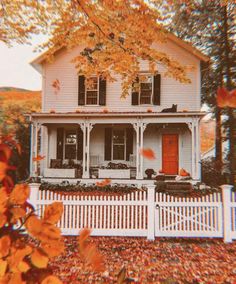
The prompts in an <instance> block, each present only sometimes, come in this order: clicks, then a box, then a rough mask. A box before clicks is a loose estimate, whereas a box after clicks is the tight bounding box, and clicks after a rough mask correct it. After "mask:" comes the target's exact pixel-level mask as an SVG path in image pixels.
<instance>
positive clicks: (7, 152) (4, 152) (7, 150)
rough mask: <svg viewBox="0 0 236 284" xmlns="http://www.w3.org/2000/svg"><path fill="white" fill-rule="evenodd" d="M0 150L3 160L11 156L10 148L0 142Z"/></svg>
mask: <svg viewBox="0 0 236 284" xmlns="http://www.w3.org/2000/svg"><path fill="white" fill-rule="evenodd" d="M1 152H2V154H1V155H4V156H5V157H4V158H5V161H8V160H9V159H10V157H11V153H12V149H11V148H10V147H9V146H8V145H6V144H0V153H1ZM1 160H3V157H1Z"/></svg>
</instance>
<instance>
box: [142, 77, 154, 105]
mask: <svg viewBox="0 0 236 284" xmlns="http://www.w3.org/2000/svg"><path fill="white" fill-rule="evenodd" d="M139 94H140V95H139V96H140V98H139V99H140V104H141V105H142V104H151V102H152V76H150V75H146V76H143V78H141V79H140V91H139Z"/></svg>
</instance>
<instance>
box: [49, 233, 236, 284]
mask: <svg viewBox="0 0 236 284" xmlns="http://www.w3.org/2000/svg"><path fill="white" fill-rule="evenodd" d="M90 241H91V242H92V243H94V244H96V245H97V247H98V249H99V251H100V252H101V253H102V255H103V256H104V259H105V272H102V273H95V272H92V271H91V269H90V268H89V267H88V266H86V265H85V264H84V262H83V261H82V260H81V258H80V255H79V250H78V240H77V238H76V237H66V238H65V244H66V251H65V253H64V254H63V255H62V256H60V257H58V258H57V259H55V261H54V262H53V263H52V268H53V270H54V274H55V275H58V276H59V277H60V278H61V280H62V281H63V283H117V274H118V272H119V271H120V270H121V268H122V267H123V266H125V267H126V268H127V277H129V278H131V279H133V281H132V282H129V283H166V284H167V283H168V284H174V283H192V284H193V283H194V284H196V283H208V284H210V283H236V242H233V243H231V244H224V243H223V241H222V240H221V239H220V240H216V239H183V238H181V239H176V238H172V239H170V238H159V239H156V240H155V241H154V242H152V241H148V240H146V239H145V238H128V237H127V238H121V237H91V238H90ZM126 283H128V282H126Z"/></svg>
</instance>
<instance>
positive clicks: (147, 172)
mask: <svg viewBox="0 0 236 284" xmlns="http://www.w3.org/2000/svg"><path fill="white" fill-rule="evenodd" d="M145 174H146V175H147V178H148V179H152V175H155V174H156V173H155V171H154V170H153V169H146V170H145Z"/></svg>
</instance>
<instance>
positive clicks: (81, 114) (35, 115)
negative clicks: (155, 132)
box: [26, 111, 207, 118]
mask: <svg viewBox="0 0 236 284" xmlns="http://www.w3.org/2000/svg"><path fill="white" fill-rule="evenodd" d="M206 114H207V112H202V111H190V112H185V111H184V112H168V113H167V112H166V113H165V112H115V111H111V112H103V111H101V112H87V111H81V112H79V113H77V112H66V113H62V112H55V113H51V112H50V113H49V112H38V113H36V112H35V113H28V114H26V116H28V117H30V118H41V117H42V118H56V117H58V118H68V117H70V118H76V117H80V118H81V117H82V118H83V117H86V118H87V117H99V118H105V117H120V118H123V117H203V116H205V115H206Z"/></svg>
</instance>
